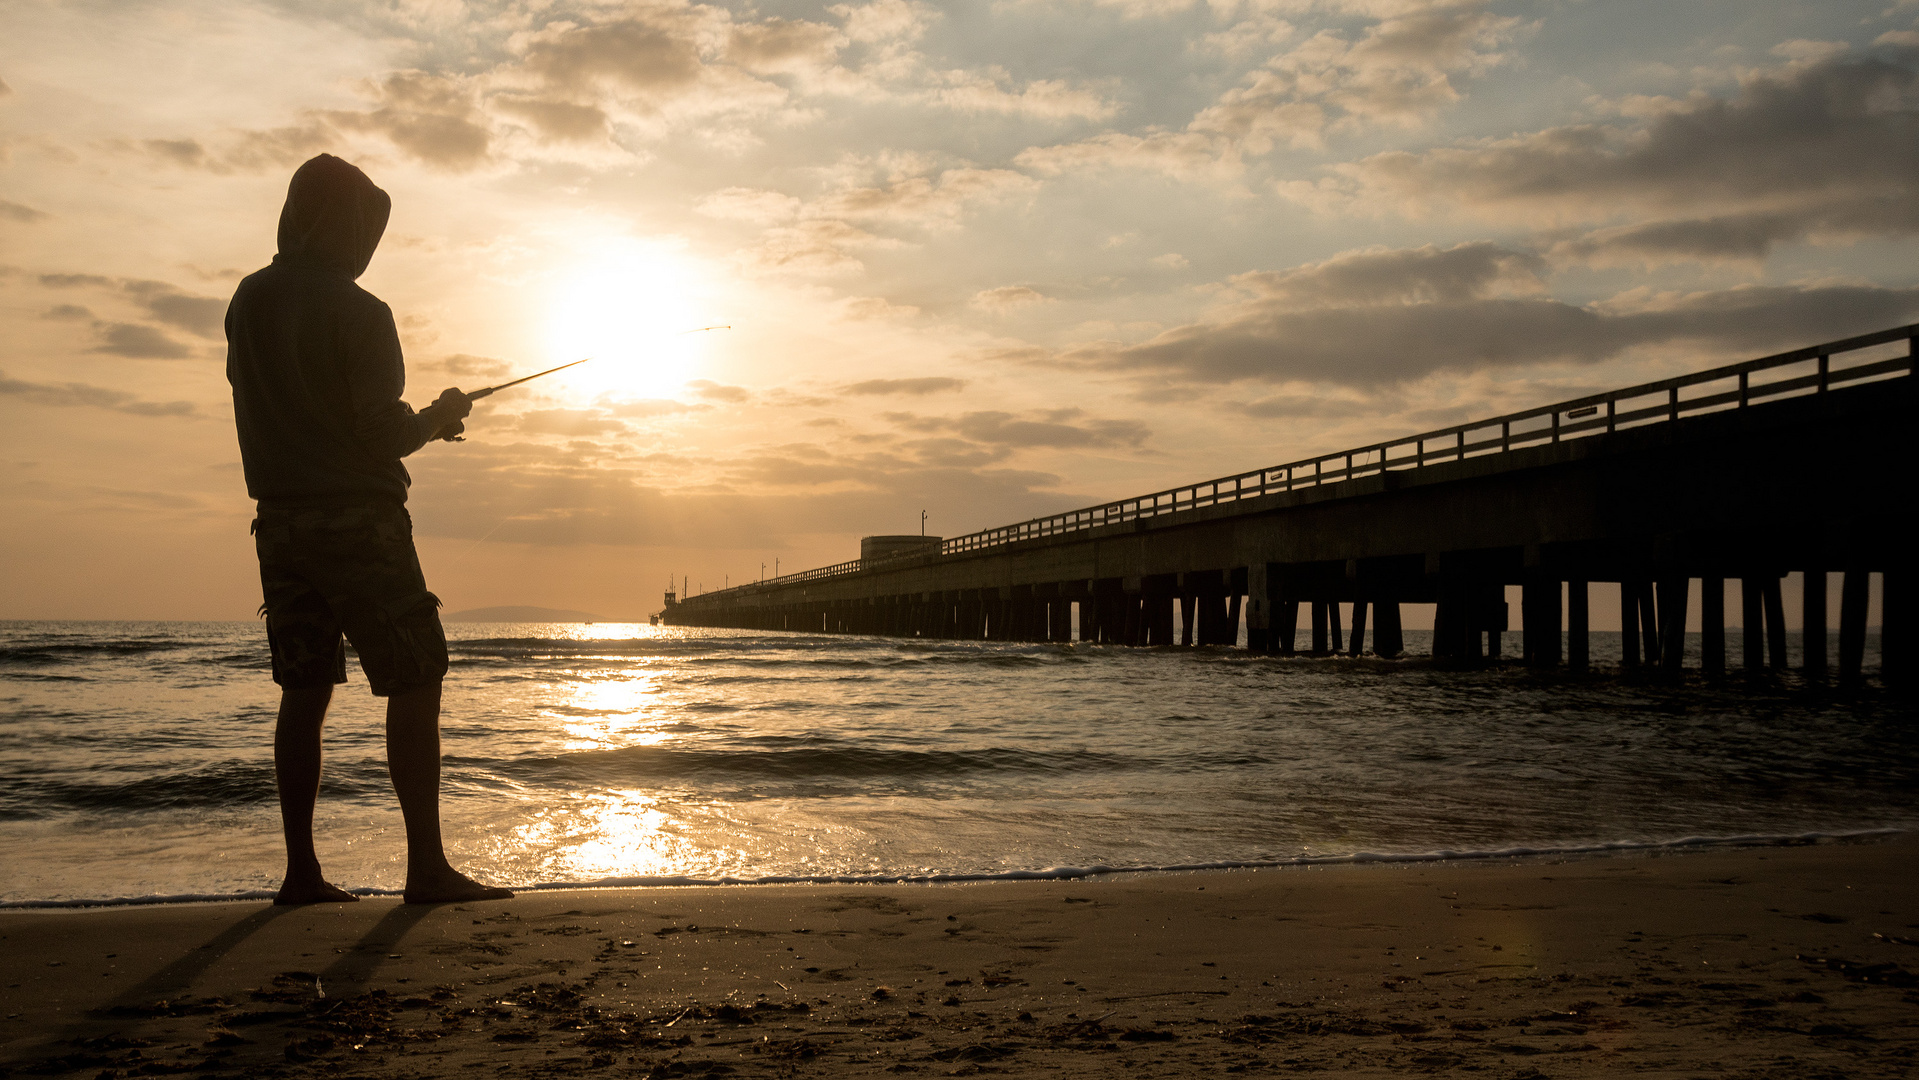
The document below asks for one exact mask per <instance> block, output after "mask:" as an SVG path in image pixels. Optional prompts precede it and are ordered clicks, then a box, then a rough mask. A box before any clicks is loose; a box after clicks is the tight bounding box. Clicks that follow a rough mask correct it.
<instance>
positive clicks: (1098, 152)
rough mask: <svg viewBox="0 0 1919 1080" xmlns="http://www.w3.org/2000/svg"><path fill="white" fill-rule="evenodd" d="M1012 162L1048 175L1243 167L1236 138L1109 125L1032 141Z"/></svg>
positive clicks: (1205, 172) (1199, 173)
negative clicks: (1062, 138) (1066, 137)
mask: <svg viewBox="0 0 1919 1080" xmlns="http://www.w3.org/2000/svg"><path fill="white" fill-rule="evenodd" d="M1013 163H1014V164H1016V165H1018V166H1020V167H1021V168H1025V169H1031V170H1033V171H1034V172H1037V173H1040V174H1041V175H1043V176H1060V175H1064V174H1067V173H1077V172H1083V171H1086V170H1090V169H1098V168H1113V169H1142V170H1148V171H1154V172H1163V173H1166V174H1168V175H1170V176H1174V177H1178V178H1180V179H1199V178H1204V177H1208V176H1214V177H1217V176H1228V175H1232V174H1235V173H1237V172H1238V171H1239V169H1240V161H1239V153H1238V150H1237V148H1236V147H1235V146H1234V144H1233V143H1232V142H1231V140H1229V139H1226V138H1224V137H1222V136H1219V135H1215V134H1211V133H1208V132H1201V131H1166V130H1163V129H1159V128H1148V129H1146V130H1145V132H1144V133H1143V134H1138V135H1131V134H1125V133H1122V132H1117V131H1109V132H1105V133H1103V134H1100V135H1095V136H1093V137H1091V138H1087V139H1081V140H1079V141H1077V142H1071V143H1063V144H1060V145H1057V146H1033V147H1028V148H1026V149H1025V150H1022V151H1020V152H1019V153H1018V154H1017V155H1015V156H1014V158H1013Z"/></svg>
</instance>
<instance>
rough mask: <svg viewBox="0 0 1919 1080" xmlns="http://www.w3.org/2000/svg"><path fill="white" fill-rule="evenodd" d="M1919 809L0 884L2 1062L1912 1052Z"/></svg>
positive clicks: (1205, 1068)
mask: <svg viewBox="0 0 1919 1080" xmlns="http://www.w3.org/2000/svg"><path fill="white" fill-rule="evenodd" d="M1915 855H1919V840H1915V839H1911V838H1905V837H1900V838H1895V839H1891V840H1886V841H1878V842H1860V843H1843V844H1823V845H1817V846H1804V847H1783V848H1782V847H1767V848H1749V849H1734V850H1723V849H1722V850H1712V851H1695V852H1690V853H1662V854H1656V855H1655V854H1642V855H1631V856H1610V857H1596V858H1579V859H1543V858H1542V859H1520V860H1500V861H1496V862H1495V861H1485V862H1471V863H1456V864H1449V863H1437V864H1419V865H1372V866H1337V867H1322V868H1312V869H1304V868H1288V869H1282V870H1263V871H1224V872H1207V873H1191V874H1163V875H1146V876H1134V877H1113V878H1104V879H1093V880H1082V881H1073V882H982V883H973V884H951V885H926V886H892V885H889V886H792V885H784V886H736V887H712V888H672V889H646V890H599V891H566V892H545V893H533V894H527V895H524V896H522V897H521V898H519V899H516V900H512V901H507V902H504V903H494V904H471V905H452V906H445V907H432V908H427V907H418V908H416V907H407V906H403V905H400V904H398V903H396V902H394V901H392V900H385V899H378V900H368V901H363V902H361V903H359V904H354V905H344V906H326V907H312V908H300V909H284V908H282V909H276V908H272V907H270V906H268V905H266V904H262V903H222V904H194V905H178V906H164V907H146V908H117V909H102V910H89V911H70V912H69V911H60V912H10V913H4V914H0V975H3V976H4V990H0V1009H3V1013H4V1016H5V1019H4V1020H3V1021H0V1062H4V1063H5V1065H4V1067H3V1068H0V1073H3V1074H10V1075H22V1076H24V1075H48V1074H52V1075H63V1074H70V1075H80V1076H89V1077H92V1076H132V1075H152V1074H159V1073H170V1072H189V1073H192V1074H195V1075H235V1076H238V1075H248V1076H288V1077H305V1076H347V1075H352V1076H369V1077H422V1076H454V1075H458V1074H459V1073H461V1072H463V1071H471V1070H484V1071H485V1072H487V1073H488V1074H494V1073H499V1074H504V1075H516V1076H518V1075H527V1076H576V1075H605V1076H650V1077H700V1076H720V1075H725V1076H769V1077H770V1076H796V1075H800V1076H803V1075H817V1076H822V1077H839V1076H865V1075H879V1074H924V1075H929V1076H948V1075H972V1074H977V1073H1005V1074H1010V1075H1023V1076H1064V1077H1076V1076H1087V1077H1129V1078H1130V1077H1136V1076H1211V1075H1214V1074H1216V1073H1233V1074H1252V1075H1265V1074H1288V1073H1294V1072H1306V1073H1315V1072H1334V1071H1336V1072H1339V1073H1342V1074H1346V1075H1355V1076H1386V1075H1401V1074H1405V1073H1408V1072H1422V1073H1446V1072H1454V1071H1458V1072H1462V1073H1465V1072H1473V1073H1478V1074H1483V1075H1489V1076H1495V1077H1502V1078H1505V1077H1540V1076H1545V1077H1571V1076H1600V1075H1607V1076H1610V1075H1616V1074H1621V1073H1635V1074H1641V1075H1650V1076H1688V1077H1691V1076H1700V1075H1707V1074H1711V1075H1718V1076H1740V1077H1762V1076H1763V1077H1771V1076H1778V1077H1782V1078H1783V1077H1794V1078H1803V1077H1821V1076H1833V1077H1837V1076H1847V1077H1862V1076H1900V1075H1907V1074H1909V1073H1910V1072H1912V1071H1914V1070H1915V1069H1919V1060H1916V1057H1919V1008H1915V1006H1919V977H1915V975H1914V972H1915V971H1916V970H1919V860H1916V859H1915Z"/></svg>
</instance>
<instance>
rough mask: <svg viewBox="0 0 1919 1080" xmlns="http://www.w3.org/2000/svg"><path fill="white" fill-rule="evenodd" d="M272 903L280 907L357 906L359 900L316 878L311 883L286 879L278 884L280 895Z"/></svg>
mask: <svg viewBox="0 0 1919 1080" xmlns="http://www.w3.org/2000/svg"><path fill="white" fill-rule="evenodd" d="M273 902H274V903H276V904H281V905H293V904H357V903H359V902H360V898H359V897H357V896H355V895H353V894H352V893H350V892H347V891H346V890H345V889H342V888H339V887H338V886H335V885H329V884H327V883H326V882H324V881H321V880H319V879H318V878H315V879H314V880H312V881H295V880H293V879H292V878H288V879H286V880H285V881H283V882H281V883H280V893H279V895H278V896H275V897H274V898H273Z"/></svg>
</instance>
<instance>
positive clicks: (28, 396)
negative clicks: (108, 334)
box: [0, 372, 199, 416]
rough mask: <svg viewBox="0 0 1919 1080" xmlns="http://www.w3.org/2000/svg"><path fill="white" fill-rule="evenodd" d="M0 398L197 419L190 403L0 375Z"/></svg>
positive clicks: (98, 387) (81, 384) (80, 384)
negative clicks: (2, 396)
mask: <svg viewBox="0 0 1919 1080" xmlns="http://www.w3.org/2000/svg"><path fill="white" fill-rule="evenodd" d="M0 394H5V395H7V396H9V397H17V398H20V399H22V400H25V401H30V402H33V403H34V404H36V405H55V406H62V407H67V406H85V407H88V408H95V409H110V410H112V411H113V412H120V413H126V414H128V415H129V416H197V415H199V414H198V412H197V411H196V410H195V409H194V406H193V403H192V402H190V401H145V400H142V399H141V398H140V397H139V396H137V395H135V394H129V393H127V392H126V391H124V390H109V389H107V388H106V387H104V386H88V385H87V384H86V383H77V382H70V383H58V384H54V383H33V382H22V381H21V380H19V379H9V378H7V377H6V373H5V372H0Z"/></svg>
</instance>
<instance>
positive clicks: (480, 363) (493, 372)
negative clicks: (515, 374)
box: [439, 353, 513, 378]
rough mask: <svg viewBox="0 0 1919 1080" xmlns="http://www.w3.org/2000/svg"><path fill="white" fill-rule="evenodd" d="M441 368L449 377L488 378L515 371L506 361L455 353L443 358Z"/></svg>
mask: <svg viewBox="0 0 1919 1080" xmlns="http://www.w3.org/2000/svg"><path fill="white" fill-rule="evenodd" d="M439 366H440V368H441V369H443V370H444V371H446V372H447V374H449V375H480V376H485V377H488V378H491V377H493V376H497V375H505V374H507V373H508V372H510V371H512V370H513V365H512V364H509V363H507V362H506V361H505V360H496V359H494V358H493V357H491V356H474V355H471V354H470V353H453V354H452V355H450V356H447V357H445V358H443V359H442V360H441V361H440V364H439Z"/></svg>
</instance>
